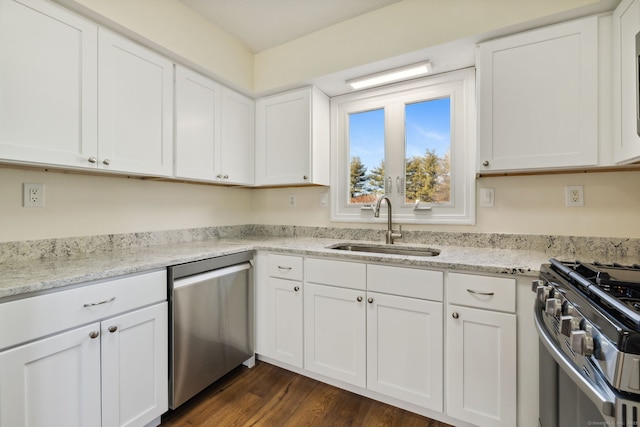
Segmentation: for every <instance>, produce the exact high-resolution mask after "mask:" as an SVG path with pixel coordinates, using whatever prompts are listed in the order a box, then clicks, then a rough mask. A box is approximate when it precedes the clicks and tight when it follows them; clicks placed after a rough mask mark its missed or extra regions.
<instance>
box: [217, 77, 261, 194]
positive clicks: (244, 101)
mask: <svg viewBox="0 0 640 427" xmlns="http://www.w3.org/2000/svg"><path fill="white" fill-rule="evenodd" d="M221 95H222V96H221V107H220V109H221V111H220V112H221V117H222V122H221V123H220V133H221V136H220V159H221V165H220V171H221V174H222V180H223V181H224V182H228V183H232V184H245V185H253V183H254V151H255V144H254V140H255V132H254V129H255V126H254V123H255V103H254V101H253V99H250V98H247V97H246V96H243V95H241V94H239V93H237V92H234V91H233V90H231V89H229V88H227V87H224V86H223V87H222V92H221ZM218 178H219V177H218Z"/></svg>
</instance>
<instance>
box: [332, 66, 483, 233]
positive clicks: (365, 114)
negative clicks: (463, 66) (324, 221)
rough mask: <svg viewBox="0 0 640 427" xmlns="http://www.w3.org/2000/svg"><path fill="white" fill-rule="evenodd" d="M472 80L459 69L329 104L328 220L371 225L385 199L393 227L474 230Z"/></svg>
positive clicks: (473, 92) (346, 96)
mask: <svg viewBox="0 0 640 427" xmlns="http://www.w3.org/2000/svg"><path fill="white" fill-rule="evenodd" d="M474 80H475V75H474V71H473V70H462V71H457V72H453V73H448V74H443V75H438V76H434V77H429V78H426V79H421V80H415V81H412V82H409V83H404V84H400V85H394V86H389V87H385V88H382V89H376V90H370V91H363V92H358V93H353V94H348V95H343V96H340V97H336V98H333V99H332V101H331V104H332V106H331V108H332V115H333V118H334V119H335V122H334V123H335V126H334V128H333V131H332V155H333V159H335V160H334V162H335V164H334V168H333V175H332V187H331V188H332V195H333V208H332V219H333V220H334V221H353V222H373V221H374V218H373V211H372V210H371V207H370V205H371V204H372V203H375V201H376V200H377V198H378V197H379V196H381V195H383V194H386V195H387V197H389V198H390V199H391V203H392V206H393V216H394V220H397V221H398V222H405V223H422V224H429V223H432V224H473V223H474V221H475V210H474V206H475V200H474V196H475V191H474V190H475V187H474V162H475V85H474ZM386 212H387V210H386V209H382V214H381V217H383V216H384V215H385V214H386ZM376 220H377V221H386V219H384V218H381V219H376Z"/></svg>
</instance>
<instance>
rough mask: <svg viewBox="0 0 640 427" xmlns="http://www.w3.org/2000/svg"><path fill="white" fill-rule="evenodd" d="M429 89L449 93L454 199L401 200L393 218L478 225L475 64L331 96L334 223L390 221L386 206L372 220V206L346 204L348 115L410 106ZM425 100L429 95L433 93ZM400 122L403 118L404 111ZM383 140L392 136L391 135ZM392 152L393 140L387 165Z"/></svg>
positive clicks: (413, 222) (388, 128)
mask: <svg viewBox="0 0 640 427" xmlns="http://www.w3.org/2000/svg"><path fill="white" fill-rule="evenodd" d="M425 92H426V93H427V94H428V93H442V94H448V96H450V97H451V109H452V113H451V148H450V150H451V159H452V165H451V169H452V175H451V189H452V192H451V199H450V203H449V204H447V205H433V206H432V208H431V210H417V211H416V210H413V207H411V206H408V205H404V204H403V205H402V206H399V205H398V203H393V220H394V222H398V223H406V224H469V225H473V224H475V162H476V155H477V153H476V151H477V143H476V99H475V69H474V68H467V69H463V70H458V71H453V72H449V73H444V74H439V75H436V76H430V77H426V78H422V79H417V80H412V81H409V82H404V83H399V84H394V85H389V86H385V87H383V88H377V89H370V90H366V91H360V92H354V93H349V94H346V95H341V96H338V97H334V98H332V99H331V118H332V120H331V158H332V171H331V183H332V185H331V201H332V203H331V205H332V207H331V220H332V221H335V222H365V223H377V222H386V221H387V219H386V212H387V210H386V209H383V210H382V212H381V214H380V218H374V217H373V212H372V210H370V209H368V210H367V209H363V208H362V207H363V206H362V205H350V204H349V203H348V197H347V196H348V193H349V185H348V182H349V172H348V170H349V161H350V153H349V146H348V140H349V129H348V115H349V113H352V112H357V111H365V110H368V109H369V110H371V109H377V108H381V106H382V107H384V106H385V105H389V104H391V103H398V102H402V103H403V104H408V103H411V102H415V100H418V99H425V97H424V94H425ZM436 97H437V96H435V97H434V98H436ZM426 98H429V95H427V97H426ZM396 119H397V118H396ZM402 121H403V122H404V113H403V116H402ZM398 127H399V126H398V125H392V126H391V128H395V131H396V132H397V128H398ZM391 128H390V126H389V117H388V116H387V115H386V114H385V134H386V135H388V132H390V131H394V129H391ZM403 129H404V123H403ZM385 139H387V140H388V138H385ZM391 149H392V150H393V148H391ZM389 151H390V147H389V144H386V145H385V163H386V162H387V161H388V159H389V158H390V155H389ZM385 167H386V166H385ZM394 167H395V166H394ZM395 194H397V193H396V191H394V192H393V193H392V196H395ZM403 199H404V198H403ZM392 201H393V199H392Z"/></svg>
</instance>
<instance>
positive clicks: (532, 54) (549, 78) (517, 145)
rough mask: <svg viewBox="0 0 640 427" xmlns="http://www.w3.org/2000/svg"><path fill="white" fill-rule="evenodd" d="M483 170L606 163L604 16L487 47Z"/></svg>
mask: <svg viewBox="0 0 640 427" xmlns="http://www.w3.org/2000/svg"><path fill="white" fill-rule="evenodd" d="M477 63H478V72H479V78H478V81H479V106H480V107H479V110H478V111H479V120H480V122H479V129H480V134H479V137H480V157H479V159H478V160H479V162H480V164H479V166H478V170H479V171H481V172H482V171H497V170H521V169H548V168H560V167H575V166H592V165H596V164H597V162H598V139H597V136H598V67H597V64H598V18H597V17H591V18H587V19H583V20H579V21H571V22H568V23H563V24H559V25H555V26H551V27H546V28H542V29H539V30H534V31H529V32H525V33H521V34H517V35H514V36H510V37H505V38H502V39H497V40H493V41H490V42H486V43H483V44H481V45H480V46H479V50H478V58H477Z"/></svg>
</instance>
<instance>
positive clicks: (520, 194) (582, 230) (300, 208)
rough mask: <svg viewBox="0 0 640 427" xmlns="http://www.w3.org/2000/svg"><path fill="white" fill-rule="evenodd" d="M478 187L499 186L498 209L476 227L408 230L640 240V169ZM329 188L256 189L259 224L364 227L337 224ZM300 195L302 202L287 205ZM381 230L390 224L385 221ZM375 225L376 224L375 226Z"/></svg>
mask: <svg viewBox="0 0 640 427" xmlns="http://www.w3.org/2000/svg"><path fill="white" fill-rule="evenodd" d="M567 185H582V186H584V198H585V206H584V207H571V208H568V207H566V206H565V199H564V192H565V188H564V187H565V186H567ZM476 187H477V188H478V189H479V188H483V187H484V188H493V189H494V190H495V207H493V208H480V207H478V208H476V213H477V221H476V225H474V226H444V225H433V226H410V225H407V226H405V228H406V229H408V230H414V229H419V230H436V231H456V232H475V233H507V234H544V235H547V234H550V235H568V236H595V237H629V238H640V190H639V188H640V172H606V173H604V172H603V173H579V174H566V175H564V174H558V175H535V176H510V177H491V178H480V179H479V180H477V183H476ZM326 191H328V189H327V188H320V187H315V188H284V189H268V190H267V189H265V190H255V191H254V194H253V197H252V202H251V204H252V207H253V209H254V210H255V211H259V216H258V217H257V218H255V217H254V222H255V223H259V224H290V225H301V226H331V227H365V228H372V226H371V225H370V224H350V223H332V222H331V220H330V216H331V214H330V211H329V208H328V207H320V196H321V194H322V193H323V192H326ZM289 194H295V195H296V199H297V206H296V207H295V208H289V207H288V195H289ZM380 221H381V224H379V225H377V227H378V228H381V229H382V228H384V227H386V223H384V221H385V219H382V220H380ZM373 227H375V226H373Z"/></svg>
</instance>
